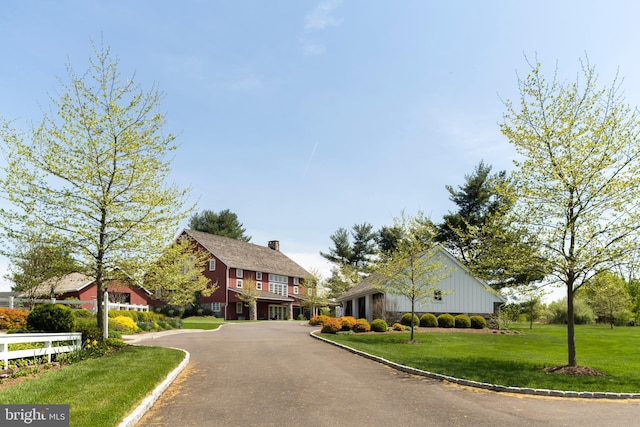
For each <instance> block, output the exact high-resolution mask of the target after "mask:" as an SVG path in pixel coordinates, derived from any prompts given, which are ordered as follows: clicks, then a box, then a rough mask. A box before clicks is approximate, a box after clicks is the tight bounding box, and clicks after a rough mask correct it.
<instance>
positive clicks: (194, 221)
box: [189, 209, 251, 242]
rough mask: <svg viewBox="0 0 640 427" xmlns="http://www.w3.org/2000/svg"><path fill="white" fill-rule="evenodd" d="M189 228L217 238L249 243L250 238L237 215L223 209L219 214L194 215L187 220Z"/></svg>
mask: <svg viewBox="0 0 640 427" xmlns="http://www.w3.org/2000/svg"><path fill="white" fill-rule="evenodd" d="M189 228H191V229H192V230H196V231H203V232H205V233H210V234H215V235H217V236H224V237H229V238H231V239H235V240H240V241H241V242H249V241H251V236H247V235H246V234H245V233H246V229H245V228H244V227H243V226H242V223H241V222H240V221H239V220H238V215H236V214H235V213H233V212H231V211H230V210H229V209H224V210H221V211H220V212H214V211H211V210H204V211H202V212H201V213H195V214H193V215H192V216H191V218H190V219H189Z"/></svg>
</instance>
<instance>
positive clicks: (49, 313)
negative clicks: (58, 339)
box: [27, 303, 75, 332]
mask: <svg viewBox="0 0 640 427" xmlns="http://www.w3.org/2000/svg"><path fill="white" fill-rule="evenodd" d="M74 322H75V319H74V317H73V311H72V310H71V309H70V308H69V307H67V306H64V305H62V304H51V303H47V304H42V305H38V306H36V307H35V308H34V309H33V310H31V311H30V312H29V314H28V315H27V327H28V328H29V329H30V330H32V331H42V332H71V331H72V330H73V325H74Z"/></svg>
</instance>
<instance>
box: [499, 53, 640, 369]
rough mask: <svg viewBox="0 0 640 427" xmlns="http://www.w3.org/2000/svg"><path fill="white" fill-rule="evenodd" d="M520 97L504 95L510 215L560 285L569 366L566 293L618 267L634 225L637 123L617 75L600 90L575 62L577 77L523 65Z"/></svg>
mask: <svg viewBox="0 0 640 427" xmlns="http://www.w3.org/2000/svg"><path fill="white" fill-rule="evenodd" d="M518 83H519V89H520V99H519V100H518V102H511V101H506V102H505V106H506V113H505V115H504V121H503V123H502V124H501V130H502V132H503V134H504V135H505V136H506V137H507V138H508V139H509V141H510V142H511V143H512V144H513V145H514V146H515V148H516V150H517V152H518V155H519V160H517V161H516V162H515V164H516V170H515V171H514V175H513V183H514V191H515V193H516V194H517V195H518V199H517V201H516V204H515V207H514V210H513V217H512V218H513V221H514V222H515V223H516V224H519V225H521V226H522V227H524V228H526V229H527V230H528V231H529V232H530V233H531V234H533V235H535V236H538V238H539V241H540V243H541V250H542V252H543V256H544V257H545V258H546V259H547V260H548V262H549V268H550V275H549V276H548V278H549V279H550V280H554V281H556V282H559V283H561V284H563V285H564V286H565V287H566V290H567V305H568V306H567V311H568V325H567V332H568V333H567V349H568V365H570V366H576V365H577V358H576V348H575V328H574V319H573V317H574V313H573V309H574V307H573V299H574V294H575V292H576V290H578V289H579V288H581V287H582V286H584V285H585V284H587V283H589V281H590V280H591V279H592V278H593V277H594V276H595V275H597V274H598V273H600V272H602V271H606V270H611V269H614V268H615V266H616V265H617V264H619V263H624V262H625V261H626V260H627V259H628V257H629V255H630V254H631V253H632V249H633V248H634V247H636V246H637V232H638V227H640V221H639V218H638V214H639V213H640V209H639V208H640V205H639V204H640V174H638V170H639V167H640V120H639V117H638V114H637V112H636V110H635V109H634V108H632V107H630V106H629V105H628V104H627V103H626V102H625V100H624V98H623V97H622V95H621V90H620V85H619V84H618V82H617V81H616V80H614V82H613V84H612V85H611V86H609V87H605V88H601V87H599V85H598V82H597V74H596V72H595V68H594V67H592V66H590V65H589V64H588V63H586V62H583V64H582V68H581V72H580V73H579V74H578V77H577V78H576V81H575V82H570V83H566V82H562V81H560V80H559V79H558V77H557V70H556V74H554V75H553V76H552V77H551V78H546V77H545V75H544V73H543V69H542V66H541V64H539V63H536V64H530V71H529V73H528V75H527V77H526V78H524V79H519V82H518Z"/></svg>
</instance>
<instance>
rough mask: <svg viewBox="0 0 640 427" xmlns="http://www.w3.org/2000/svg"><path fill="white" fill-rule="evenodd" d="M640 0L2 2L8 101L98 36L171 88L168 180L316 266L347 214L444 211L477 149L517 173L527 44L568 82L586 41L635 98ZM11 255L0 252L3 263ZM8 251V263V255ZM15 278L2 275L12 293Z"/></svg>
mask: <svg viewBox="0 0 640 427" xmlns="http://www.w3.org/2000/svg"><path fill="white" fill-rule="evenodd" d="M639 9H640V3H637V2H633V1H615V0H614V1H608V2H605V1H587V0H582V1H568V0H567V1H489V0H487V1H483V2H480V1H425V0H416V1H412V0H403V1H394V2H390V1H380V0H343V1H340V0H329V1H302V0H279V1H278V0H271V1H259V0H254V1H238V0H227V1H216V0H211V1H204V0H202V1H193V0H182V1H180V2H177V1H163V0H154V1H133V2H132V1H119V0H118V1H86V0H78V1H66V0H57V1H55V2H53V1H47V0H42V1H29V0H5V1H3V2H1V3H0V40H2V41H3V43H2V57H3V59H2V65H1V66H0V115H1V116H2V117H4V118H6V119H11V120H15V122H14V124H15V125H16V126H18V127H26V124H27V123H28V122H29V121H37V120H38V119H39V118H40V117H41V113H40V112H41V108H43V109H47V108H48V105H49V100H48V95H49V94H55V93H56V90H57V89H58V88H59V84H58V79H59V78H60V79H62V80H63V81H65V79H66V69H65V66H66V64H67V62H70V63H71V64H72V65H73V67H74V68H75V69H76V70H77V71H82V70H85V69H86V68H87V61H88V59H89V57H90V56H91V55H92V50H91V40H93V41H94V42H96V43H98V44H99V43H100V40H101V39H103V40H104V42H105V44H108V45H111V48H112V52H113V53H114V54H115V55H117V57H118V58H119V60H120V71H121V73H122V74H123V76H131V75H132V74H133V73H135V79H136V81H137V82H138V83H139V84H140V85H141V86H142V87H143V88H146V89H148V88H150V87H151V85H152V84H153V83H157V84H158V85H159V87H160V89H161V90H162V91H163V92H164V93H165V94H166V97H165V99H164V101H163V104H162V107H163V111H164V112H165V113H166V117H167V125H166V127H165V131H166V132H172V133H177V134H179V138H178V142H179V143H180V144H181V146H180V149H179V151H178V152H177V154H176V157H175V159H174V161H173V172H172V179H173V180H175V182H176V183H177V184H178V185H180V186H182V187H190V188H191V193H190V194H191V196H190V198H191V202H197V211H202V210H204V209H211V210H215V211H219V210H222V209H230V210H231V211H233V212H235V213H236V214H237V215H238V217H239V219H240V221H241V222H242V223H243V224H244V226H245V227H246V228H247V234H249V235H250V236H252V242H253V243H256V244H261V245H265V244H266V243H267V241H268V240H274V239H275V240H280V242H281V249H282V250H283V252H285V253H286V254H288V255H290V256H291V257H292V258H294V259H295V260H296V261H298V263H300V264H301V265H302V266H303V267H305V268H307V269H311V268H317V269H320V271H322V272H323V273H328V270H329V267H328V265H327V264H326V263H325V262H323V259H322V258H321V257H320V255H319V252H320V251H327V250H328V248H329V247H330V246H331V241H330V238H329V236H330V235H331V234H332V233H333V232H335V231H336V230H337V229H338V228H339V227H345V228H351V226H352V225H353V224H360V223H363V222H369V223H371V224H373V226H374V227H375V228H376V229H377V228H379V227H381V226H383V225H391V224H392V223H393V218H394V217H397V216H399V215H400V213H401V211H402V210H405V212H406V213H407V214H410V215H415V214H416V213H417V212H418V211H419V210H421V211H423V212H424V213H425V214H426V215H427V216H430V217H431V219H433V220H434V221H436V222H438V221H440V220H441V219H442V216H443V215H444V214H445V213H446V212H447V211H449V210H453V209H454V206H453V204H452V203H451V202H450V201H449V200H448V193H447V191H446V189H445V185H447V184H449V185H454V186H456V185H459V184H461V183H462V182H463V180H464V175H465V174H469V173H471V172H472V171H473V169H474V167H475V165H477V164H478V162H480V161H481V160H484V161H485V162H486V163H489V164H491V165H492V166H493V167H494V170H496V171H497V170H502V169H507V170H509V169H511V167H512V160H513V159H514V153H515V151H514V150H513V149H512V147H511V146H510V145H509V143H508V142H507V140H506V139H505V137H503V136H502V135H501V134H500V131H499V127H498V124H499V123H500V121H501V120H502V114H503V112H504V110H505V109H504V104H503V102H502V100H503V99H514V98H516V97H517V95H518V87H517V74H516V73H519V74H520V75H521V76H524V75H526V72H527V64H526V61H525V55H527V56H528V57H529V58H530V59H534V58H535V57H536V55H537V58H538V60H539V61H540V62H542V63H543V64H544V65H545V67H546V68H547V70H548V71H549V73H551V72H552V71H553V70H554V67H555V66H556V63H557V64H558V67H559V74H560V75H561V76H566V77H567V78H569V79H573V78H575V76H576V73H577V71H578V69H579V58H581V57H584V56H585V54H587V55H588V57H589V60H590V62H591V64H593V65H595V66H596V68H597V70H598V71H599V73H600V78H601V80H600V81H601V83H602V84H608V83H610V82H611V81H612V79H613V77H614V76H615V73H616V71H617V70H618V69H619V74H620V76H621V77H624V78H625V81H624V88H625V90H626V96H627V101H628V102H629V103H630V104H632V105H634V106H635V105H640V56H639V55H638V42H639V41H640V26H638V25H637V17H638V16H640V13H639V12H640V10H639ZM0 264H1V263H0ZM5 264H6V263H5ZM7 287H8V285H7V284H4V285H0V290H7Z"/></svg>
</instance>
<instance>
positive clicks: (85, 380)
mask: <svg viewBox="0 0 640 427" xmlns="http://www.w3.org/2000/svg"><path fill="white" fill-rule="evenodd" d="M184 356H185V355H184V352H182V351H179V350H175V349H171V348H162V347H135V346H128V347H125V348H123V349H121V350H120V351H118V352H117V353H115V354H112V355H109V356H104V357H100V358H96V359H87V360H84V361H82V362H78V363H74V364H72V365H69V366H65V367H64V368H63V369H60V370H56V371H52V372H46V373H44V374H42V375H40V376H39V377H38V378H34V379H29V380H26V381H25V382H23V383H21V384H17V385H14V386H12V387H10V388H7V389H4V390H0V402H2V403H3V404H11V403H19V404H69V405H70V425H71V426H83V427H84V426H92V427H93V426H96V427H98V426H105V427H111V426H114V425H117V424H118V423H119V422H120V421H121V420H122V419H123V418H124V417H126V416H127V415H128V414H129V412H131V411H132V410H133V409H135V408H136V407H137V406H138V404H139V403H140V402H141V401H142V399H144V398H145V397H146V396H147V395H148V394H149V393H151V392H152V391H153V389H155V388H156V387H157V386H158V385H159V384H160V383H161V382H162V381H164V379H165V378H166V376H167V375H168V374H169V373H170V372H171V371H172V370H173V369H175V368H176V367H177V366H178V365H179V364H180V362H181V361H182V360H183V358H184Z"/></svg>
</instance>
